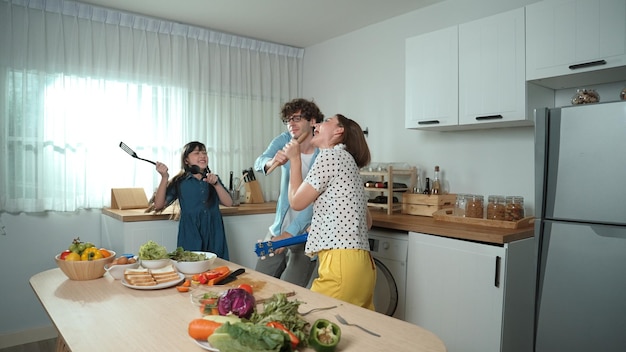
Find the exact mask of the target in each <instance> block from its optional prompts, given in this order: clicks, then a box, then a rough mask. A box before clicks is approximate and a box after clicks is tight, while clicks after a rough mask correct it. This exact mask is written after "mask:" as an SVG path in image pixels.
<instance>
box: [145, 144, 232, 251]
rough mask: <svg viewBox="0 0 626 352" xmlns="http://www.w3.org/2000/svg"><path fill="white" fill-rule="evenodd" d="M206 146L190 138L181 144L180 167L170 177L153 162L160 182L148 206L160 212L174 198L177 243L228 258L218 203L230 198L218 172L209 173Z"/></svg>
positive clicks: (189, 248)
mask: <svg viewBox="0 0 626 352" xmlns="http://www.w3.org/2000/svg"><path fill="white" fill-rule="evenodd" d="M208 162H209V158H208V156H207V152H206V147H205V145H204V144H202V143H200V142H190V143H187V145H185V147H184V148H183V153H182V155H181V170H180V172H179V173H178V174H177V175H176V176H174V177H173V178H172V179H171V180H170V181H168V179H169V174H168V168H167V166H166V165H165V164H163V163H161V162H157V163H156V171H157V172H158V173H159V174H160V175H161V182H160V183H159V186H158V188H157V190H156V193H155V194H154V197H153V199H152V201H151V202H152V203H153V204H152V206H151V209H153V210H155V211H157V212H159V211H162V210H163V209H165V208H167V207H168V206H169V205H170V204H172V203H173V202H174V201H175V200H176V199H178V203H179V204H180V214H179V224H178V240H177V246H178V247H182V248H183V249H184V250H186V251H206V252H213V253H215V254H217V256H218V257H220V258H223V259H226V260H228V259H229V257H228V245H227V243H226V234H225V232H224V222H223V220H222V213H220V208H219V205H220V204H222V205H224V206H227V207H229V206H232V204H233V200H232V198H231V197H230V193H229V192H228V190H227V189H226V188H225V187H224V184H223V183H222V181H221V180H220V178H219V176H218V175H216V174H213V173H211V170H210V169H209V167H208Z"/></svg>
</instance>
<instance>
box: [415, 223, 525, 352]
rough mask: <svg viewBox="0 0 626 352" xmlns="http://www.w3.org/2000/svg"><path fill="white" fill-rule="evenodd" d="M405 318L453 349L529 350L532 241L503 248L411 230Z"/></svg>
mask: <svg viewBox="0 0 626 352" xmlns="http://www.w3.org/2000/svg"><path fill="white" fill-rule="evenodd" d="M407 268H408V273H407V298H406V320H407V321H408V322H411V323H414V324H417V325H419V326H422V327H424V328H426V329H428V330H430V331H432V332H433V333H435V334H436V335H437V336H439V337H440V338H441V339H442V340H443V342H444V343H445V345H446V347H447V349H448V351H449V352H472V351H475V352H484V351H505V352H511V351H531V350H532V341H533V309H534V289H535V286H534V282H535V281H534V277H535V273H534V239H533V238H529V239H524V240H520V241H515V242H511V243H508V244H504V245H503V246H498V245H491V244H484V243H477V242H471V241H464V240H459V239H452V238H446V237H439V236H435V235H428V234H420V233H415V232H410V233H409V255H408V262H407Z"/></svg>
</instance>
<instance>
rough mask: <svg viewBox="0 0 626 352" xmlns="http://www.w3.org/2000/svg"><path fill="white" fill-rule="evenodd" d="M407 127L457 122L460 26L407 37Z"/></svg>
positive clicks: (456, 123) (446, 124)
mask: <svg viewBox="0 0 626 352" xmlns="http://www.w3.org/2000/svg"><path fill="white" fill-rule="evenodd" d="M405 55H406V73H405V74H406V77H405V94H406V102H405V104H406V112H405V113H406V117H405V127H406V128H424V127H426V128H427V127H442V126H457V125H458V124H459V109H458V106H459V105H458V104H459V103H458V102H459V100H458V98H459V94H458V80H459V75H458V72H459V69H458V67H459V65H458V61H459V54H458V28H457V27H456V26H455V27H449V28H444V29H441V30H438V31H435V32H431V33H426V34H423V35H419V36H416V37H412V38H408V39H407V40H406V53H405Z"/></svg>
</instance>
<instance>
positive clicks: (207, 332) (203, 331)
mask: <svg viewBox="0 0 626 352" xmlns="http://www.w3.org/2000/svg"><path fill="white" fill-rule="evenodd" d="M220 326H222V324H221V323H217V322H214V321H211V320H207V319H194V320H192V321H191V322H190V323H189V328H188V332H189V336H191V337H192V338H194V339H196V340H203V341H206V340H207V339H208V338H209V336H211V335H212V334H213V332H214V331H215V329H217V328H219V327H220Z"/></svg>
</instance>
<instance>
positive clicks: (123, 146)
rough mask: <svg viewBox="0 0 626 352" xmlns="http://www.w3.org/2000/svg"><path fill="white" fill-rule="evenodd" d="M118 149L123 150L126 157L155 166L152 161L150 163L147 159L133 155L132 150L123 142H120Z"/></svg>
mask: <svg viewBox="0 0 626 352" xmlns="http://www.w3.org/2000/svg"><path fill="white" fill-rule="evenodd" d="M120 148H122V150H124V151H125V152H126V153H128V155H130V156H132V157H133V158H135V159H139V160H143V161H147V162H149V163H151V164H153V165H156V163H155V162H154V161H150V160H148V159H144V158H140V157H138V156H137V153H135V152H134V151H133V150H132V149H130V147H129V146H127V145H126V144H124V142H120Z"/></svg>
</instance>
